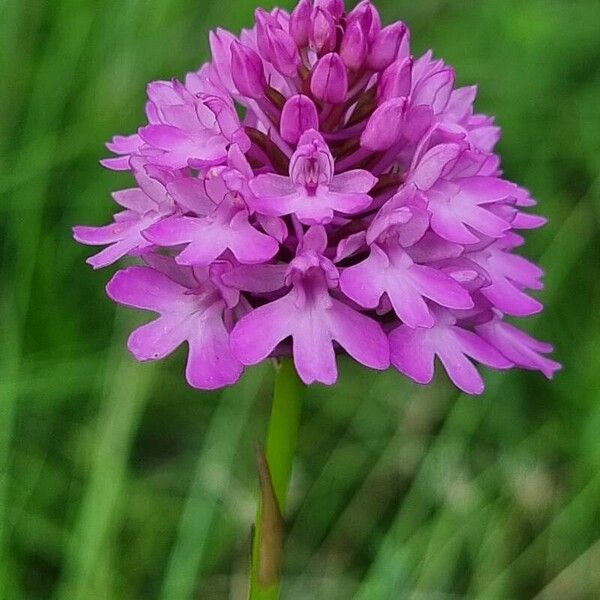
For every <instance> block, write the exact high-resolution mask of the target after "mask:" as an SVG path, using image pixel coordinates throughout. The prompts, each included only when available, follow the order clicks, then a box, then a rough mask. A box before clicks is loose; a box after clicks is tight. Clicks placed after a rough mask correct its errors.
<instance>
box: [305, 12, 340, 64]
mask: <svg viewBox="0 0 600 600" xmlns="http://www.w3.org/2000/svg"><path fill="white" fill-rule="evenodd" d="M336 35H337V31H336V26H335V20H334V18H333V16H332V15H331V13H330V12H329V11H327V10H323V9H322V8H319V7H315V9H314V10H313V14H312V29H311V32H310V43H311V46H312V48H313V50H315V52H318V53H319V54H320V53H326V52H333V51H334V50H335V46H336Z"/></svg>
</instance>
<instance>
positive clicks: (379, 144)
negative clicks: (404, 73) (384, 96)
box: [360, 98, 407, 152]
mask: <svg viewBox="0 0 600 600" xmlns="http://www.w3.org/2000/svg"><path fill="white" fill-rule="evenodd" d="M406 107H407V99H406V98H394V99H392V100H388V101H387V102H384V103H383V104H382V105H381V106H380V107H379V108H377V110H376V111H375V112H374V113H373V114H372V115H371V118H370V119H369V121H368V123H367V126H366V128H365V130H364V131H363V134H362V136H361V138H360V145H361V146H362V147H363V148H367V149H369V150H373V152H381V151H384V150H388V149H389V148H391V147H392V146H393V145H394V144H396V143H397V142H398V141H400V138H401V137H402V129H403V125H404V115H405V112H406Z"/></svg>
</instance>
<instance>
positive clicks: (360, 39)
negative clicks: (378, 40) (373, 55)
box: [340, 21, 369, 71]
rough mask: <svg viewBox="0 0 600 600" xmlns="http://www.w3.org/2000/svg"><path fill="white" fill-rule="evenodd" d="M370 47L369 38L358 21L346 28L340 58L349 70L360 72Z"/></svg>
mask: <svg viewBox="0 0 600 600" xmlns="http://www.w3.org/2000/svg"><path fill="white" fill-rule="evenodd" d="M368 51H369V45H368V41H367V37H366V35H365V33H364V31H363V29H362V27H361V25H360V23H359V22H358V21H354V22H352V23H350V24H349V25H348V26H347V27H346V31H345V32H344V37H343V38H342V44H341V46H340V56H341V57H342V60H343V61H344V63H345V64H346V66H347V67H348V68H349V69H352V70H353V71H358V70H359V69H361V68H362V66H363V64H364V62H365V59H366V58H367V52H368Z"/></svg>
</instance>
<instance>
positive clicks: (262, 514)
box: [250, 358, 303, 600]
mask: <svg viewBox="0 0 600 600" xmlns="http://www.w3.org/2000/svg"><path fill="white" fill-rule="evenodd" d="M302 390H303V386H302V383H301V381H300V379H299V378H298V375H297V373H296V370H295V368H294V365H293V363H292V361H291V359H289V358H284V359H282V360H281V361H280V362H278V364H277V366H276V373H275V386H274V391H273V405H272V408H271V416H270V419H269V427H268V431H267V443H266V450H265V455H264V456H263V455H262V453H260V452H259V471H260V478H261V497H260V499H259V502H258V507H257V513H256V524H255V527H254V537H253V540H252V565H251V573H250V600H276V599H277V598H279V588H280V581H279V567H280V565H281V560H282V556H281V554H282V546H283V521H282V518H281V513H283V511H284V510H285V499H286V496H287V490H288V487H289V483H290V476H291V474H292V462H293V459H294V453H295V449H296V442H297V439H298V425H299V422H300V406H301V402H300V400H301V396H302ZM265 458H266V462H265Z"/></svg>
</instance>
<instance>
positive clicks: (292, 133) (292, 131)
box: [280, 94, 319, 144]
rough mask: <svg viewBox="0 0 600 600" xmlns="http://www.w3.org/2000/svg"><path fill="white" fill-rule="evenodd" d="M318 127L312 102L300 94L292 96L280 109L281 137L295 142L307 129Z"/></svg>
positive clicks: (315, 108) (315, 109) (292, 142)
mask: <svg viewBox="0 0 600 600" xmlns="http://www.w3.org/2000/svg"><path fill="white" fill-rule="evenodd" d="M318 128H319V116H318V114H317V107H316V106H315V104H314V102H313V101H312V100H311V99H310V98H309V97H308V96H304V95H302V94H297V95H296V96H292V97H291V98H290V99H289V100H288V101H287V102H286V103H285V105H284V107H283V110H282V111H281V125H280V132H281V137H282V138H283V139H284V140H285V141H286V142H288V143H290V144H297V143H298V140H299V139H300V136H301V135H302V134H303V133H304V132H305V131H308V130H309V129H317V130H318Z"/></svg>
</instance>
